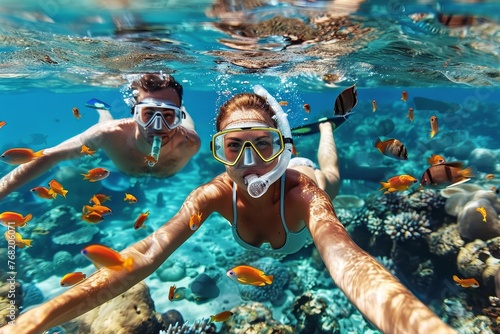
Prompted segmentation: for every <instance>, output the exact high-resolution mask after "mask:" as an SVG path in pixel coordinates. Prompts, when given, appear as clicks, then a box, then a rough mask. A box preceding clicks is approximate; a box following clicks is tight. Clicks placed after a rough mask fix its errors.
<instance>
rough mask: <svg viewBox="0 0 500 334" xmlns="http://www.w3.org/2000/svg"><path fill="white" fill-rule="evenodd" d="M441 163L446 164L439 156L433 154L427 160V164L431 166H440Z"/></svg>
mask: <svg viewBox="0 0 500 334" xmlns="http://www.w3.org/2000/svg"><path fill="white" fill-rule="evenodd" d="M443 162H446V160H445V159H444V158H443V156H441V155H439V154H433V155H431V157H430V158H428V159H427V163H428V164H429V165H431V166H433V165H437V164H442V163H443Z"/></svg>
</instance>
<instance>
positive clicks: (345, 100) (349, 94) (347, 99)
mask: <svg viewBox="0 0 500 334" xmlns="http://www.w3.org/2000/svg"><path fill="white" fill-rule="evenodd" d="M356 104H358V89H357V88H356V84H354V85H352V86H351V87H349V88H347V89H344V90H343V91H342V92H341V93H340V94H339V96H337V99H336V100H335V105H334V108H333V111H334V114H335V116H345V115H347V114H349V113H351V110H352V109H353V108H354V107H355V106H356Z"/></svg>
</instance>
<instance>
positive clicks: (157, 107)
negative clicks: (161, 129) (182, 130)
mask: <svg viewBox="0 0 500 334" xmlns="http://www.w3.org/2000/svg"><path fill="white" fill-rule="evenodd" d="M134 118H135V120H136V122H137V123H138V124H139V125H141V126H143V127H145V128H147V127H150V126H153V125H154V128H155V129H157V127H158V126H157V125H158V124H159V123H158V122H159V121H157V120H161V123H162V124H163V125H164V126H166V127H167V128H169V129H173V128H176V127H177V126H179V125H180V124H181V121H182V111H181V110H180V109H179V108H178V107H176V106H173V105H167V104H165V103H151V102H147V103H139V104H138V105H136V106H135V110H134Z"/></svg>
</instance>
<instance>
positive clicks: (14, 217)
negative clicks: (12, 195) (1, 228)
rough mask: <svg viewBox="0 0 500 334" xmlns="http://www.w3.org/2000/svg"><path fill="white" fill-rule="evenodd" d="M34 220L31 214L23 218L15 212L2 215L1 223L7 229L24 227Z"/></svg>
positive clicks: (6, 212) (0, 215)
mask: <svg viewBox="0 0 500 334" xmlns="http://www.w3.org/2000/svg"><path fill="white" fill-rule="evenodd" d="M31 218H33V215H32V214H31V213H28V214H27V215H26V216H24V217H23V215H22V214H20V213H17V212H13V211H5V212H2V213H0V221H2V224H3V225H5V226H7V227H23V226H24V225H26V223H27V222H29V221H30V220H31Z"/></svg>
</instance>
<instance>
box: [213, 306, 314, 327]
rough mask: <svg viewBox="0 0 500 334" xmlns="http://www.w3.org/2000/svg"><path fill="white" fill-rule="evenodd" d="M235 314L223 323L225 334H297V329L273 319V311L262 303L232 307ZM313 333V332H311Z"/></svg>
mask: <svg viewBox="0 0 500 334" xmlns="http://www.w3.org/2000/svg"><path fill="white" fill-rule="evenodd" d="M231 312H233V313H234V314H233V315H232V316H231V317H230V318H229V319H228V320H227V321H225V322H224V323H223V324H222V328H221V333H225V334H241V333H245V334H273V333H280V334H295V333H296V331H294V329H293V328H292V327H291V326H289V325H283V324H281V323H279V322H277V321H276V320H274V319H273V313H272V312H271V310H269V309H268V308H267V307H265V306H264V305H263V304H261V303H249V304H243V305H240V306H237V307H234V308H232V309H231ZM311 333H312V332H311Z"/></svg>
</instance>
